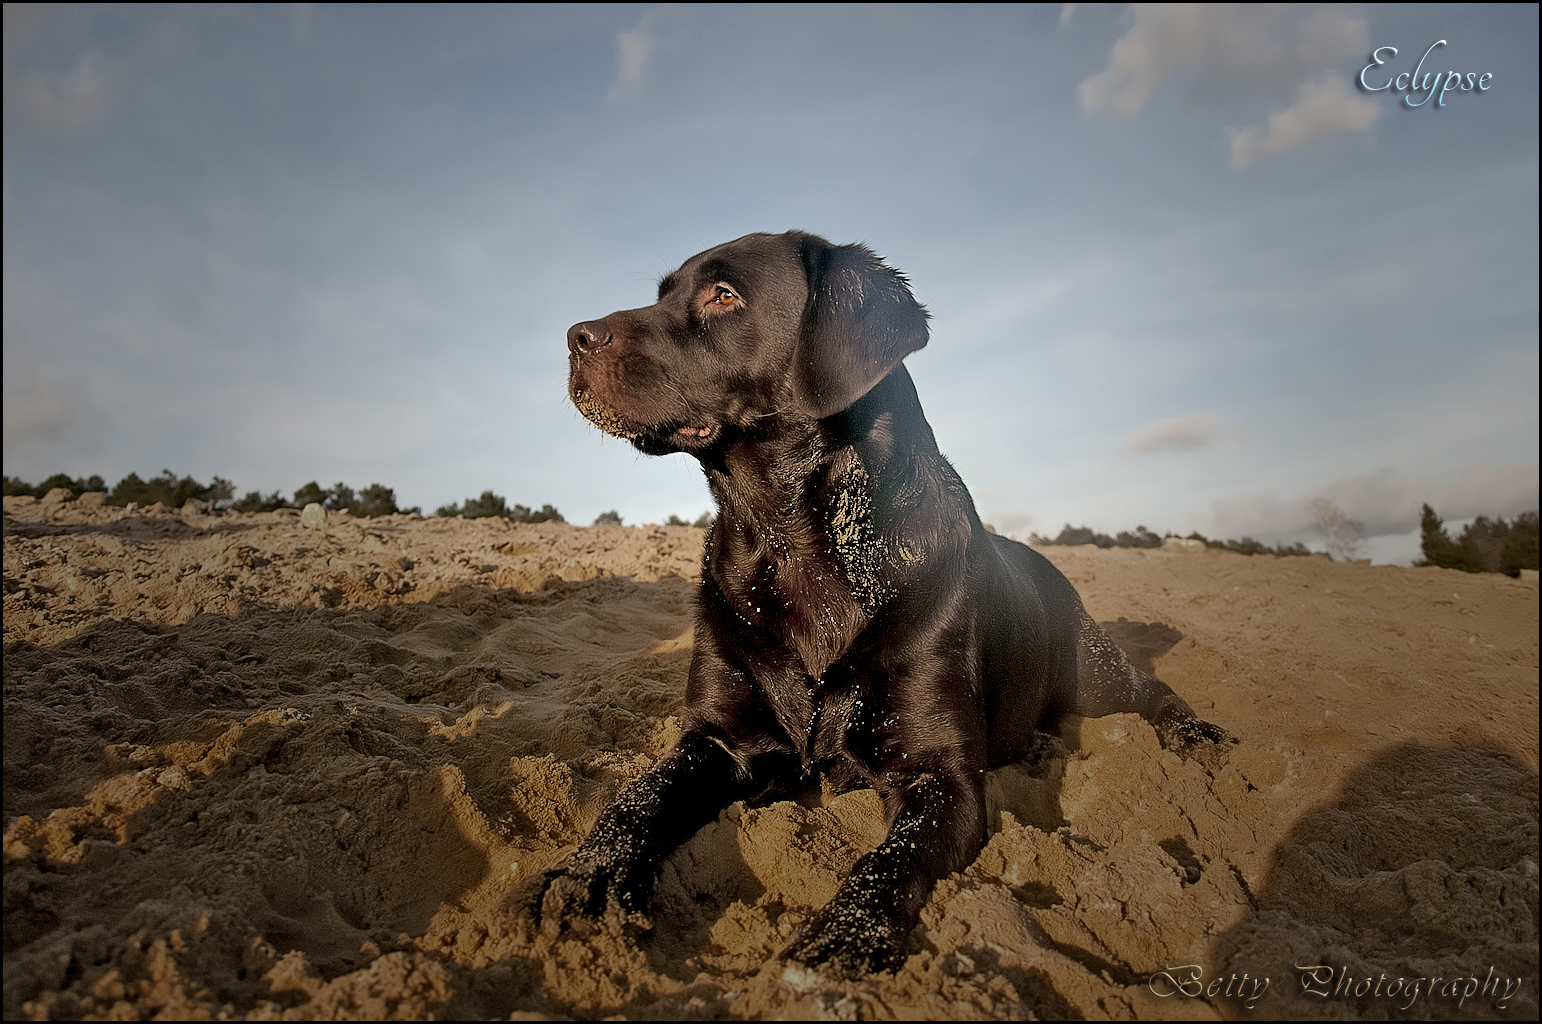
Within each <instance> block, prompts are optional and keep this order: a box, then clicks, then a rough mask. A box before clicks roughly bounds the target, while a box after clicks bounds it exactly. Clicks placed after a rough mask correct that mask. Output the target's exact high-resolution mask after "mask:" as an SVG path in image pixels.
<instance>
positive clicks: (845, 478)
mask: <svg viewBox="0 0 1542 1024" xmlns="http://www.w3.org/2000/svg"><path fill="white" fill-rule="evenodd" d="M702 465H703V468H704V469H705V471H706V474H707V482H708V485H709V487H710V488H711V490H712V494H713V497H714V498H715V499H716V501H717V505H718V518H717V521H716V523H715V524H714V526H713V530H712V533H711V535H710V537H709V542H708V549H707V552H706V558H705V564H704V566H703V571H704V576H705V577H706V579H707V580H708V582H709V583H710V584H711V585H714V586H716V588H717V589H718V590H719V591H720V592H721V593H722V595H723V598H724V600H725V601H727V602H728V603H729V605H730V606H731V607H733V609H734V611H735V614H736V615H737V616H738V617H739V618H740V619H742V620H743V621H744V622H745V623H746V624H747V625H748V626H749V627H750V628H754V629H757V630H760V631H765V632H769V633H772V634H774V635H776V636H777V638H778V639H779V640H780V641H781V642H782V643H783V644H785V645H786V647H787V648H788V649H789V650H790V651H792V652H794V653H795V654H796V655H797V657H798V658H799V659H800V660H801V661H802V663H803V665H804V667H805V669H806V671H807V672H808V674H809V676H811V677H812V678H814V679H819V678H820V677H821V676H822V675H823V674H824V671H825V669H827V668H828V667H829V666H830V665H831V664H832V663H833V662H834V661H835V660H836V659H838V658H839V657H840V656H841V655H842V654H843V653H844V652H845V651H846V649H847V648H848V647H849V646H850V644H851V643H852V641H854V640H855V639H856V637H857V636H858V635H859V634H860V633H861V632H862V630H863V629H865V628H866V626H867V624H868V623H869V622H870V621H871V619H872V617H873V616H874V615H875V614H876V613H877V611H878V609H879V608H881V607H882V605H883V604H884V602H885V601H886V600H887V599H888V598H889V597H890V596H892V594H893V589H894V585H893V582H892V579H891V577H893V576H894V574H895V573H894V569H895V567H896V565H899V566H903V565H904V564H906V563H911V562H914V561H916V560H919V558H920V557H921V556H922V553H923V552H922V551H921V545H922V544H923V543H924V541H912V540H911V539H910V538H911V537H912V536H922V535H924V534H925V533H926V530H925V524H917V525H918V526H919V527H920V528H919V529H911V528H910V525H909V524H908V522H907V521H906V516H907V514H908V510H909V506H910V504H911V502H910V501H908V500H906V499H907V496H908V495H910V494H911V493H913V494H914V498H915V499H916V502H917V504H921V505H924V503H922V502H920V501H919V499H920V498H921V497H922V495H923V494H925V493H927V492H929V491H935V490H936V488H937V485H938V484H939V483H943V480H942V476H944V475H946V476H952V470H951V467H948V466H947V463H946V462H945V461H943V460H942V459H941V457H940V456H939V455H938V453H937V445H936V441H935V439H934V438H933V436H932V432H931V428H930V426H929V425H927V423H926V419H925V417H924V416H923V415H922V413H921V407H920V402H919V399H917V397H916V394H915V388H914V385H913V384H912V383H911V381H910V376H909V374H907V373H906V372H905V370H904V367H899V368H898V369H896V370H895V371H894V372H893V373H891V374H890V375H889V377H887V378H885V379H884V380H883V381H882V382H880V383H879V384H878V385H877V386H876V387H875V388H873V389H872V391H870V392H868V394H867V395H865V396H864V397H863V398H862V399H860V400H859V401H857V402H856V403H855V404H853V405H852V406H851V407H850V408H849V409H846V410H845V411H843V412H841V413H839V414H837V415H835V416H832V417H829V418H828V419H825V420H820V421H815V420H812V419H807V418H803V419H798V418H796V417H787V418H785V419H783V420H780V421H779V422H776V423H774V424H770V425H769V427H768V429H766V430H765V431H764V432H757V433H756V434H754V435H748V434H747V435H745V436H742V437H740V438H735V439H733V440H732V441H730V442H729V443H728V444H726V445H725V446H724V447H723V448H722V449H720V450H719V451H718V452H716V453H715V454H714V456H713V457H712V458H704V459H703V460H702ZM953 479H955V480H956V476H955V477H953ZM966 500H967V499H966ZM969 511H970V512H971V513H972V511H973V509H972V508H971V509H970V510H969ZM896 517H898V521H896Z"/></svg>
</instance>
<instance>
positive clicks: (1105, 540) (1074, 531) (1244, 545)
mask: <svg viewBox="0 0 1542 1024" xmlns="http://www.w3.org/2000/svg"><path fill="white" fill-rule="evenodd" d="M1176 536H1177V534H1173V533H1169V534H1166V535H1164V536H1158V535H1157V534H1155V533H1152V532H1151V531H1150V530H1148V529H1146V528H1145V527H1144V526H1137V527H1136V528H1135V532H1134V533H1131V532H1130V531H1128V530H1120V531H1119V533H1118V535H1117V536H1113V537H1110V536H1109V535H1108V534H1106V533H1098V532H1096V531H1094V530H1092V529H1090V528H1089V527H1086V526H1072V525H1071V524H1070V523H1066V524H1065V527H1064V529H1062V530H1061V531H1060V532H1059V533H1058V534H1057V535H1055V536H1054V537H1041V536H1039V535H1038V534H1037V533H1030V534H1029V535H1028V543H1030V544H1032V545H1034V546H1035V547H1043V546H1045V545H1054V544H1096V545H1097V546H1098V547H1100V548H1159V547H1161V546H1162V542H1163V541H1165V540H1166V539H1167V538H1168V537H1176ZM1183 539H1184V540H1197V541H1201V542H1203V543H1204V545H1205V546H1206V547H1210V548H1216V549H1218V550H1220V551H1235V552H1236V553H1237V554H1239V555H1279V556H1285V555H1292V556H1299V555H1315V554H1319V552H1316V551H1313V550H1312V549H1311V548H1308V547H1307V546H1306V545H1305V544H1299V543H1298V544H1279V545H1276V546H1274V547H1270V546H1269V545H1267V544H1265V543H1263V542H1262V541H1257V540H1254V539H1253V538H1252V537H1243V538H1242V539H1241V540H1211V539H1210V538H1209V537H1206V536H1205V535H1204V534H1202V533H1200V532H1199V531H1197V530H1196V531H1195V532H1193V533H1191V534H1189V535H1188V536H1187V537H1185V538H1183Z"/></svg>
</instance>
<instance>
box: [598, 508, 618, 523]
mask: <svg viewBox="0 0 1542 1024" xmlns="http://www.w3.org/2000/svg"><path fill="white" fill-rule="evenodd" d="M594 525H595V526H620V525H621V513H620V512H617V511H616V510H615V509H611V510H610V511H609V512H601V513H600V514H599V515H597V516H595V517H594Z"/></svg>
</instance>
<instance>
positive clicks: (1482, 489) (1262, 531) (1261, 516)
mask: <svg viewBox="0 0 1542 1024" xmlns="http://www.w3.org/2000/svg"><path fill="white" fill-rule="evenodd" d="M1537 485H1538V474H1537V462H1536V460H1532V461H1530V462H1512V463H1507V464H1503V465H1493V464H1491V463H1486V462H1472V463H1468V464H1467V465H1465V466H1462V467H1461V469H1459V470H1458V471H1457V473H1456V476H1455V479H1451V480H1447V481H1445V482H1444V483H1439V482H1432V481H1428V480H1421V479H1418V478H1415V477H1407V476H1403V475H1401V474H1398V473H1394V472H1392V471H1391V470H1383V471H1381V472H1379V473H1371V474H1366V475H1363V476H1350V477H1340V478H1338V479H1337V480H1334V481H1333V482H1332V483H1329V484H1328V485H1327V486H1325V487H1322V488H1320V489H1319V490H1317V491H1314V492H1312V493H1310V494H1306V495H1302V496H1301V497H1299V498H1296V499H1292V500H1285V499H1281V498H1280V497H1279V496H1278V495H1276V494H1267V493H1266V494H1250V495H1243V496H1240V497H1237V498H1230V499H1226V500H1224V501H1218V502H1216V506H1215V522H1216V531H1217V532H1218V533H1219V534H1220V535H1221V536H1223V537H1240V536H1243V535H1247V536H1252V537H1258V538H1259V539H1261V540H1265V539H1271V538H1290V537H1304V536H1306V535H1308V534H1309V533H1310V531H1311V513H1310V510H1309V508H1308V506H1309V505H1310V504H1311V502H1312V501H1313V500H1315V499H1318V498H1326V499H1328V500H1330V501H1333V502H1335V503H1336V504H1337V505H1338V506H1339V507H1340V508H1342V509H1343V510H1344V512H1345V514H1347V515H1348V516H1349V517H1350V518H1352V519H1355V520H1358V521H1359V522H1361V523H1362V524H1364V527H1365V535H1366V536H1368V537H1377V536H1385V535H1389V534H1398V533H1406V532H1407V531H1409V530H1412V529H1414V528H1416V527H1417V526H1418V524H1419V509H1420V506H1422V505H1424V504H1426V503H1428V504H1429V505H1430V507H1432V508H1433V509H1434V510H1435V511H1436V512H1438V513H1440V516H1441V518H1443V519H1446V520H1456V519H1469V518H1471V517H1473V516H1479V515H1487V516H1505V517H1510V516H1514V515H1516V514H1518V513H1520V512H1525V511H1528V510H1535V509H1536V508H1537Z"/></svg>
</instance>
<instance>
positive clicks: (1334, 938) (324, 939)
mask: <svg viewBox="0 0 1542 1024" xmlns="http://www.w3.org/2000/svg"><path fill="white" fill-rule="evenodd" d="M700 545H701V531H699V530H694V529H690V528H667V529H665V528H622V527H594V528H575V527H571V526H566V525H561V524H540V525H513V524H509V523H507V522H503V521H500V520H485V519H484V520H475V521H462V520H438V519H420V518H415V517H406V516H395V517H388V518H384V519H378V520H358V519H349V518H347V517H345V516H344V517H337V516H334V517H333V519H332V520H331V521H330V522H328V523H327V524H325V525H323V526H319V527H306V526H302V525H301V523H300V519H299V516H298V514H295V513H283V512H280V513H268V514H261V515H239V514H227V515H224V516H218V517H213V516H203V515H198V514H196V513H193V512H191V511H189V512H188V513H187V514H183V513H181V512H177V511H171V510H165V509H161V508H158V507H157V508H152V509H148V510H139V509H131V510H123V509H116V508H111V507H106V506H102V505H100V504H92V503H91V500H90V499H89V498H86V499H82V500H81V501H77V502H61V501H58V500H55V501H53V502H51V503H41V502H33V501H30V500H27V501H17V500H16V499H10V498H8V499H7V500H6V505H5V640H6V647H5V748H4V757H5V815H6V831H5V875H4V879H5V928H4V934H5V982H4V985H5V1015H6V1017H7V1018H8V1019H14V1018H24V1017H28V1016H31V1017H35V1018H40V1019H41V1018H47V1017H113V1018H137V1017H149V1016H156V1015H160V1016H163V1017H168V1018H177V1017H182V1018H186V1017H216V1016H224V1017H240V1016H248V1017H253V1018H258V1019H279V1018H288V1019H330V1018H347V1017H387V1018H402V1019H406V1018H423V1017H430V1016H432V1017H438V1018H446V1017H502V1018H506V1017H509V1016H510V1015H514V1016H516V1017H524V1018H526V1019H531V1018H539V1017H542V1016H551V1017H603V1016H608V1015H614V1014H621V1015H625V1016H626V1017H633V1018H635V1017H651V1018H666V1019H674V1018H680V1017H685V1018H701V1017H787V1018H792V1019H798V1018H810V1017H819V1018H838V1019H859V1018H870V1017H871V1018H892V1017H927V1018H937V1019H942V1018H947V1019H959V1018H1022V1017H1029V1016H1037V1017H1051V1016H1054V1017H1067V1016H1072V1017H1075V1016H1079V1017H1087V1018H1130V1017H1140V1018H1146V1017H1163V1018H1189V1017H1196V1016H1197V1017H1200V1018H1207V1017H1215V1016H1225V1017H1232V1016H1258V1017H1260V1018H1263V1017H1266V1016H1283V1017H1313V1018H1317V1017H1321V1018H1335V1019H1337V1018H1344V1017H1351V1018H1359V1017H1368V1018H1385V1017H1393V1016H1396V1017H1413V1018H1425V1017H1437V1018H1445V1017H1473V1018H1490V1017H1501V1018H1514V1019H1528V1018H1530V1017H1531V1016H1533V1015H1534V1014H1535V1013H1536V1011H1537V997H1536V990H1537V960H1538V953H1537V949H1538V946H1537V938H1538V931H1537V923H1538V873H1537V861H1538V840H1537V813H1538V807H1537V802H1538V797H1537V754H1538V750H1537V735H1538V724H1537V723H1538V707H1537V693H1538V689H1537V687H1538V669H1537V665H1538V660H1537V656H1538V633H1537V629H1538V614H1537V613H1538V592H1537V590H1538V588H1537V580H1536V575H1535V574H1534V573H1533V574H1529V578H1526V579H1523V580H1519V581H1516V580H1510V579H1507V578H1504V577H1497V576H1471V575H1466V574H1462V573H1458V572H1453V571H1448V570H1441V569H1402V568H1394V567H1371V566H1369V565H1361V564H1350V565H1344V564H1333V563H1329V562H1327V561H1326V560H1323V559H1315V558H1312V559H1306V558H1292V559H1275V558H1273V557H1267V556H1263V557H1253V558H1247V557H1243V556H1239V555H1233V554H1227V553H1218V552H1203V553H1191V554H1180V553H1171V552H1166V551H1132V550H1113V551H1100V550H1097V549H1093V548H1048V549H1045V554H1047V555H1048V556H1049V557H1050V558H1051V559H1052V560H1054V561H1055V563H1056V564H1057V565H1059V566H1060V567H1061V569H1062V570H1063V571H1064V572H1065V573H1066V574H1067V575H1068V576H1069V577H1070V578H1071V580H1072V581H1073V582H1074V583H1075V584H1076V585H1077V587H1078V589H1079V590H1080V591H1081V593H1082V595H1083V597H1084V599H1085V600H1086V602H1087V605H1088V608H1089V610H1090V611H1091V612H1092V614H1093V615H1094V617H1096V618H1098V619H1099V620H1101V621H1105V622H1108V623H1111V625H1110V627H1109V628H1110V631H1111V632H1112V633H1114V635H1115V637H1116V639H1118V640H1119V641H1120V643H1121V644H1122V645H1123V646H1124V647H1125V648H1126V650H1127V651H1129V652H1130V653H1131V655H1132V656H1133V657H1135V658H1136V659H1138V660H1141V659H1144V660H1145V661H1146V662H1148V663H1149V664H1150V665H1151V667H1153V668H1154V669H1155V670H1156V671H1157V672H1158V673H1159V674H1160V675H1161V676H1162V677H1163V678H1164V679H1166V680H1168V681H1169V682H1170V683H1172V684H1173V686H1174V688H1175V689H1177V690H1178V692H1180V693H1181V694H1183V695H1185V696H1186V697H1187V698H1188V699H1189V700H1190V702H1191V703H1192V704H1193V705H1194V706H1195V708H1196V709H1197V710H1198V711H1199V712H1200V713H1201V715H1203V716H1204V717H1206V718H1209V719H1211V720H1212V721H1215V722H1217V723H1219V724H1221V725H1223V726H1225V727H1226V728H1227V729H1229V730H1231V731H1232V732H1233V733H1234V734H1235V735H1236V736H1238V737H1239V738H1240V740H1241V742H1240V744H1239V745H1238V746H1237V747H1235V748H1234V750H1233V751H1232V753H1231V755H1230V758H1229V760H1228V761H1227V762H1226V764H1225V765H1224V766H1223V767H1222V768H1221V769H1219V770H1218V771H1216V772H1215V773H1214V774H1213V775H1212V774H1209V773H1207V772H1206V771H1205V770H1204V769H1203V768H1202V767H1200V766H1199V765H1197V764H1194V763H1192V762H1186V761H1182V760H1180V759H1178V758H1177V757H1175V756H1174V755H1172V754H1171V753H1168V752H1166V751H1164V750H1163V749H1162V748H1161V746H1160V745H1159V744H1158V742H1157V740H1156V737H1155V735H1154V734H1153V732H1152V731H1151V729H1150V728H1149V727H1148V726H1146V725H1145V724H1144V723H1143V722H1142V721H1140V720H1139V719H1138V718H1135V717H1133V716H1124V715H1120V716H1112V717H1109V718H1105V719H1097V720H1073V721H1070V722H1067V723H1066V724H1065V726H1064V728H1063V729H1062V730H1061V732H1060V734H1059V735H1058V736H1057V737H1055V738H1054V739H1053V740H1052V741H1051V742H1050V743H1048V744H1047V745H1046V747H1045V750H1044V752H1043V756H1042V757H1040V758H1038V759H1037V760H1036V761H1035V762H1034V763H1031V764H1023V765H1018V766H1014V767H1011V768H1008V769H1005V770H1002V771H999V772H996V773H994V775H993V777H992V779H991V781H990V791H991V801H992V818H993V825H994V833H993V836H992V838H991V840H990V843H989V845H988V846H987V847H986V849H985V851H984V852H983V853H982V854H981V856H980V857H979V859H978V860H977V861H976V862H975V863H974V864H973V865H972V866H971V867H970V868H969V869H968V870H967V871H965V872H963V873H962V874H959V875H956V876H954V877H952V878H950V879H947V880H944V881H943V882H942V883H941V884H940V885H939V886H938V888H937V890H936V892H935V893H934V895H933V897H932V900H931V902H930V904H929V905H928V907H927V909H926V911H925V912H924V913H923V915H922V923H921V926H920V927H919V928H918V929H917V931H916V933H915V935H914V936H913V938H912V943H911V956H910V958H909V960H908V962H907V963H906V965H905V967H904V968H903V969H902V970H901V971H899V972H898V973H897V974H894V975H884V976H878V977H875V978H872V979H868V980H865V981H861V982H854V983H845V982H830V981H826V980H823V979H821V978H819V977H818V976H808V975H805V974H802V973H800V972H797V971H792V972H789V971H787V970H786V969H785V965H784V964H782V963H781V962H780V961H778V960H777V959H776V956H775V954H776V952H777V951H778V950H779V949H780V948H781V946H782V945H783V944H785V942H786V941H787V938H788V936H789V935H790V934H791V932H792V930H793V928H795V927H796V926H797V924H798V923H799V922H801V921H802V920H804V919H805V918H806V917H807V916H808V915H809V914H810V913H811V910H812V909H813V908H816V907H818V906H819V905H821V904H822V903H823V902H824V901H825V900H827V899H828V898H829V897H830V895H831V894H832V893H833V892H834V890H835V887H836V885H837V884H838V883H839V881H840V879H841V878H842V877H843V876H844V873H845V872H846V871H847V870H848V869H849V867H850V866H851V865H852V863H853V862H854V861H855V860H856V858H857V857H858V856H860V855H861V854H862V853H863V852H865V851H866V850H867V849H869V848H871V847H872V846H873V845H875V844H876V843H877V842H878V841H879V839H880V838H881V836H882V833H883V821H882V814H881V808H880V806H879V803H878V800H877V798H876V796H875V795H874V794H873V793H871V792H870V791H859V792H855V793H850V794H846V795H845V796H842V797H838V798H835V799H833V800H825V799H822V798H821V797H820V795H819V794H818V793H811V794H808V796H807V797H806V798H805V799H804V800H802V801H800V802H798V803H777V804H772V805H770V806H765V807H744V806H741V805H735V806H734V807H731V808H730V809H729V810H728V811H726V812H725V813H724V814H723V815H722V816H721V817H720V818H719V819H718V821H717V822H716V823H715V824H713V825H711V826H709V827H708V828H706V829H704V830H703V831H702V832H701V833H699V834H698V835H697V836H696V837H695V838H694V839H692V840H691V841H690V842H689V843H688V844H687V845H686V846H685V847H683V848H682V849H681V850H680V851H679V852H677V853H676V854H675V855H674V856H673V857H672V858H671V859H670V860H669V861H668V862H667V864H666V865H665V867H664V870H663V874H662V877H661V880H660V884H659V889H658V896H657V898H656V900H655V902H654V905H653V908H652V928H651V930H649V931H648V932H646V933H645V934H642V935H640V936H637V937H613V936H610V935H607V934H604V933H600V934H597V935H594V936H591V937H589V938H587V939H583V940H580V939H575V938H565V939H563V940H560V941H555V942H553V941H549V940H547V939H546V938H544V937H537V938H535V939H533V940H531V939H525V938H522V937H521V936H520V935H519V934H517V933H516V932H515V930H514V929H513V928H512V927H511V926H512V923H513V922H512V919H511V916H510V914H509V913H508V911H507V909H506V908H505V906H504V900H505V897H506V896H507V894H508V892H509V890H510V888H511V887H512V886H514V885H515V884H516V883H518V882H519V881H520V880H521V879H523V878H525V877H527V876H529V875H530V874H531V873H532V872H536V871H540V870H543V869H544V868H545V867H547V866H548V865H550V864H552V863H553V862H554V861H556V860H557V859H558V858H560V857H561V856H562V855H563V854H564V853H565V852H567V851H568V850H570V849H571V848H572V847H573V846H574V844H576V843H577V842H578V841H579V840H580V839H581V838H582V836H583V835H584V833H585V831H586V829H587V828H588V827H589V825H590V824H591V823H592V821H593V819H594V817H595V815H596V814H597V813H598V812H599V810H600V809H601V808H602V807H603V806H604V805H605V803H606V802H607V801H608V800H609V799H610V798H611V797H612V796H613V795H614V793H615V792H616V790H617V788H618V787H619V786H620V785H622V784H623V783H624V782H625V781H626V780H627V779H629V778H631V777H633V776H635V775H636V774H637V773H639V772H641V771H643V770H644V769H645V768H646V767H647V765H648V764H650V763H651V761H652V760H653V759H654V758H656V757H657V756H658V755H659V754H660V753H661V752H662V751H663V750H665V749H666V748H667V746H668V744H669V743H670V742H671V741H672V737H673V736H674V734H675V731H676V728H677V726H676V719H675V715H676V714H677V713H678V711H679V709H680V702H681V696H682V694H683V691H684V683H685V675H686V669H687V666H688V663H689V660H690V653H691V652H690V648H691V631H690V621H691V601H692V595H693V590H694V584H693V583H692V582H691V580H692V579H693V578H694V577H695V574H696V572H697V568H698V559H699V556H700ZM1121 618H1122V619H1123V620H1124V621H1123V622H1121V621H1119V620H1120V619H1121ZM1244 975H1246V978H1245V979H1244V977H1243V976H1244ZM1415 979H1423V980H1421V981H1417V982H1416V981H1415ZM1468 979H1471V980H1470V981H1469V980H1468ZM1265 980H1266V981H1267V984H1265Z"/></svg>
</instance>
